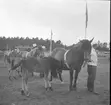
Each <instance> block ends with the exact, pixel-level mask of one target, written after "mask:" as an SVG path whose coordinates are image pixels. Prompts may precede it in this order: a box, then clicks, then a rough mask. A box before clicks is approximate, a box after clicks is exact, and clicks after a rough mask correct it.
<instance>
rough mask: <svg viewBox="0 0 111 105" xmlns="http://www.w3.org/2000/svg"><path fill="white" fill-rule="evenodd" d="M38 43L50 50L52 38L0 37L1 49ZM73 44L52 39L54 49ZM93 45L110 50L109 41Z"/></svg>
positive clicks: (103, 49)
mask: <svg viewBox="0 0 111 105" xmlns="http://www.w3.org/2000/svg"><path fill="white" fill-rule="evenodd" d="M34 43H36V44H37V45H43V46H45V47H46V49H47V50H49V48H50V40H49V39H45V40H44V39H42V38H40V39H39V38H38V37H36V38H32V39H30V38H28V37H26V38H22V37H21V38H19V37H8V38H6V37H0V50H5V49H6V48H7V45H8V48H10V49H13V48H14V47H15V46H19V45H22V46H32V44H34ZM72 46H74V44H73V45H70V46H67V45H63V43H62V42H61V41H60V40H58V41H54V40H52V49H54V48H56V47H64V48H66V49H70V48H71V47H72ZM93 46H94V47H95V48H96V49H97V50H100V51H109V48H107V43H106V42H104V43H100V41H98V43H95V44H93Z"/></svg>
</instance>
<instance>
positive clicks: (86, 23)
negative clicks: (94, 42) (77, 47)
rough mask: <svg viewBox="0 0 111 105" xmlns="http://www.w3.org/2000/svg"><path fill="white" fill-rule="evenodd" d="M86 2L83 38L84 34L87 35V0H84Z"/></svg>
mask: <svg viewBox="0 0 111 105" xmlns="http://www.w3.org/2000/svg"><path fill="white" fill-rule="evenodd" d="M85 2H86V12H85V16H86V20H85V24H86V26H85V39H86V36H87V24H88V8H87V1H86V0H85Z"/></svg>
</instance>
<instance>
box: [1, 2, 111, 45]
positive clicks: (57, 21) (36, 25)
mask: <svg viewBox="0 0 111 105" xmlns="http://www.w3.org/2000/svg"><path fill="white" fill-rule="evenodd" d="M87 5H88V28H87V39H91V38H92V37H94V38H95V39H94V41H95V42H96V41H97V40H100V41H102V42H104V41H105V42H109V40H110V39H109V38H110V1H102V0H101V1H99V0H87ZM85 6H86V4H85V0H0V36H6V37H9V36H12V37H15V36H19V37H27V36H28V37H30V38H32V37H39V38H43V39H47V38H48V39H49V38H50V32H51V29H52V31H53V40H55V41H56V40H61V41H62V42H63V44H66V45H71V44H73V43H76V42H77V41H78V39H82V38H84V36H85Z"/></svg>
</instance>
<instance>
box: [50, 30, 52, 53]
mask: <svg viewBox="0 0 111 105" xmlns="http://www.w3.org/2000/svg"><path fill="white" fill-rule="evenodd" d="M51 52H52V30H51V39H50V55H51Z"/></svg>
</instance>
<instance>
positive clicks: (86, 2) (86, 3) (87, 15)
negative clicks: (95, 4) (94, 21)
mask: <svg viewBox="0 0 111 105" xmlns="http://www.w3.org/2000/svg"><path fill="white" fill-rule="evenodd" d="M87 24H88V9H87V2H86V28H87Z"/></svg>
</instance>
